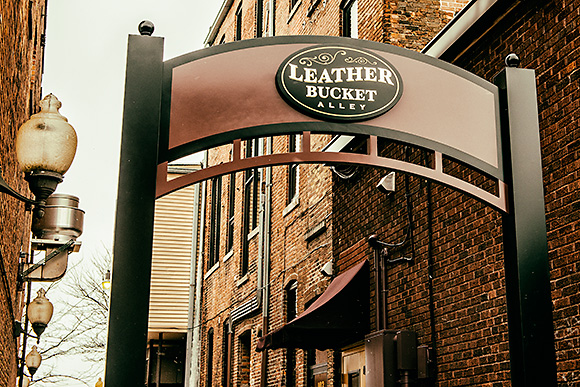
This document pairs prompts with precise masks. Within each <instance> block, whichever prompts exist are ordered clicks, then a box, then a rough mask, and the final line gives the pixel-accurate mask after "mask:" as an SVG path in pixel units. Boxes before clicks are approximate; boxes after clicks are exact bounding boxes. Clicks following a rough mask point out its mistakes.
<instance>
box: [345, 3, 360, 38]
mask: <svg viewBox="0 0 580 387" xmlns="http://www.w3.org/2000/svg"><path fill="white" fill-rule="evenodd" d="M342 36H348V37H350V38H358V4H357V0H344V1H343V2H342Z"/></svg>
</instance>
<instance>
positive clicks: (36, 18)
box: [0, 0, 45, 386]
mask: <svg viewBox="0 0 580 387" xmlns="http://www.w3.org/2000/svg"><path fill="white" fill-rule="evenodd" d="M44 3H45V2H44V1H40V0H38V1H33V2H30V3H29V2H28V1H24V0H3V1H2V2H1V5H0V15H1V21H0V69H1V71H0V154H1V155H2V159H1V167H2V176H3V177H4V179H5V180H6V181H7V182H8V184H9V185H10V186H11V187H13V188H14V189H15V190H17V191H18V192H20V193H26V192H27V184H26V183H25V181H24V179H23V175H22V173H21V172H20V169H19V167H18V163H17V161H16V154H15V150H14V139H15V137H16V132H17V130H18V128H19V127H20V125H22V123H24V121H26V120H27V119H28V118H29V116H30V114H31V113H33V112H36V111H37V106H38V101H39V97H40V77H41V75H40V74H41V72H42V71H41V68H40V65H41V63H42V60H41V58H42V48H41V46H40V34H41V33H42V32H43V29H44V26H43V24H42V23H43V21H42V20H41V14H42V13H44V6H45V5H44ZM29 5H31V7H29ZM29 18H31V21H30V23H31V24H30V30H29ZM35 53H36V54H35ZM29 218H30V214H29V213H25V211H24V204H23V203H21V202H19V201H17V200H16V199H13V198H11V197H9V196H8V195H5V194H0V235H1V236H2V239H1V241H0V252H1V257H0V259H2V263H3V267H2V269H3V270H0V276H2V277H3V278H1V279H0V324H1V325H0V326H2V329H0V348H2V350H1V351H0V386H14V385H15V378H16V353H17V352H16V351H17V349H16V340H15V339H14V338H13V337H12V322H13V320H14V318H17V319H20V310H21V308H20V307H21V305H20V298H19V294H20V293H17V292H16V274H17V272H18V257H19V252H20V248H21V246H22V245H26V243H27V241H28V232H29V230H30V223H29ZM6 285H7V286H8V288H7V287H6ZM11 307H12V309H13V310H10V308H11Z"/></svg>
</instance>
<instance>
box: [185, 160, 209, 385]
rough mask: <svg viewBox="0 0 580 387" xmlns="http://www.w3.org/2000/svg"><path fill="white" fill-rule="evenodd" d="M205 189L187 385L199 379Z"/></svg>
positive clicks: (204, 186)
mask: <svg viewBox="0 0 580 387" xmlns="http://www.w3.org/2000/svg"><path fill="white" fill-rule="evenodd" d="M206 166H207V151H206V152H205V153H204V156H203V161H202V168H205V167H206ZM206 190H207V182H205V181H204V182H203V183H202V188H201V221H200V227H199V250H198V254H197V269H196V278H195V296H194V299H195V303H194V319H193V326H192V332H193V335H192V344H191V358H189V362H190V375H189V384H188V385H187V386H188V387H198V386H199V380H200V378H199V377H200V371H199V357H200V355H201V290H202V285H203V283H202V280H203V240H204V231H205V216H204V215H205V206H206Z"/></svg>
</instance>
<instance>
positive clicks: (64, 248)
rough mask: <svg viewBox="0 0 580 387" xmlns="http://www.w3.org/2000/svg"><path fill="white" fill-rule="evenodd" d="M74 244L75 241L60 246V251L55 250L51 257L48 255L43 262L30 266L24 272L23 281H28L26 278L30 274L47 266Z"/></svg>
mask: <svg viewBox="0 0 580 387" xmlns="http://www.w3.org/2000/svg"><path fill="white" fill-rule="evenodd" d="M74 243H75V240H74V239H71V240H69V241H68V242H67V243H65V244H63V245H62V246H59V248H58V249H56V250H54V251H53V252H51V253H50V254H49V255H47V256H46V257H44V259H43V260H41V261H40V262H38V263H35V264H34V265H32V266H30V267H29V268H28V269H26V270H25V271H23V272H22V279H23V281H26V279H27V278H26V277H27V276H28V275H29V274H30V273H32V272H33V271H34V270H36V269H38V268H39V267H41V266H43V265H45V264H46V263H47V262H48V261H50V260H51V259H53V258H54V257H56V256H58V255H60V254H61V253H62V252H63V251H65V250H68V249H69V248H70V247H71V246H72V245H74Z"/></svg>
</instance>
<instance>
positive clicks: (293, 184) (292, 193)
mask: <svg viewBox="0 0 580 387" xmlns="http://www.w3.org/2000/svg"><path fill="white" fill-rule="evenodd" d="M298 141H299V135H290V136H289V138H288V153H292V152H296V151H297V150H298V147H297V143H298ZM297 196H298V164H291V165H289V166H288V198H287V203H286V204H290V203H292V201H293V200H294V199H295V198H296V197H297Z"/></svg>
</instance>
